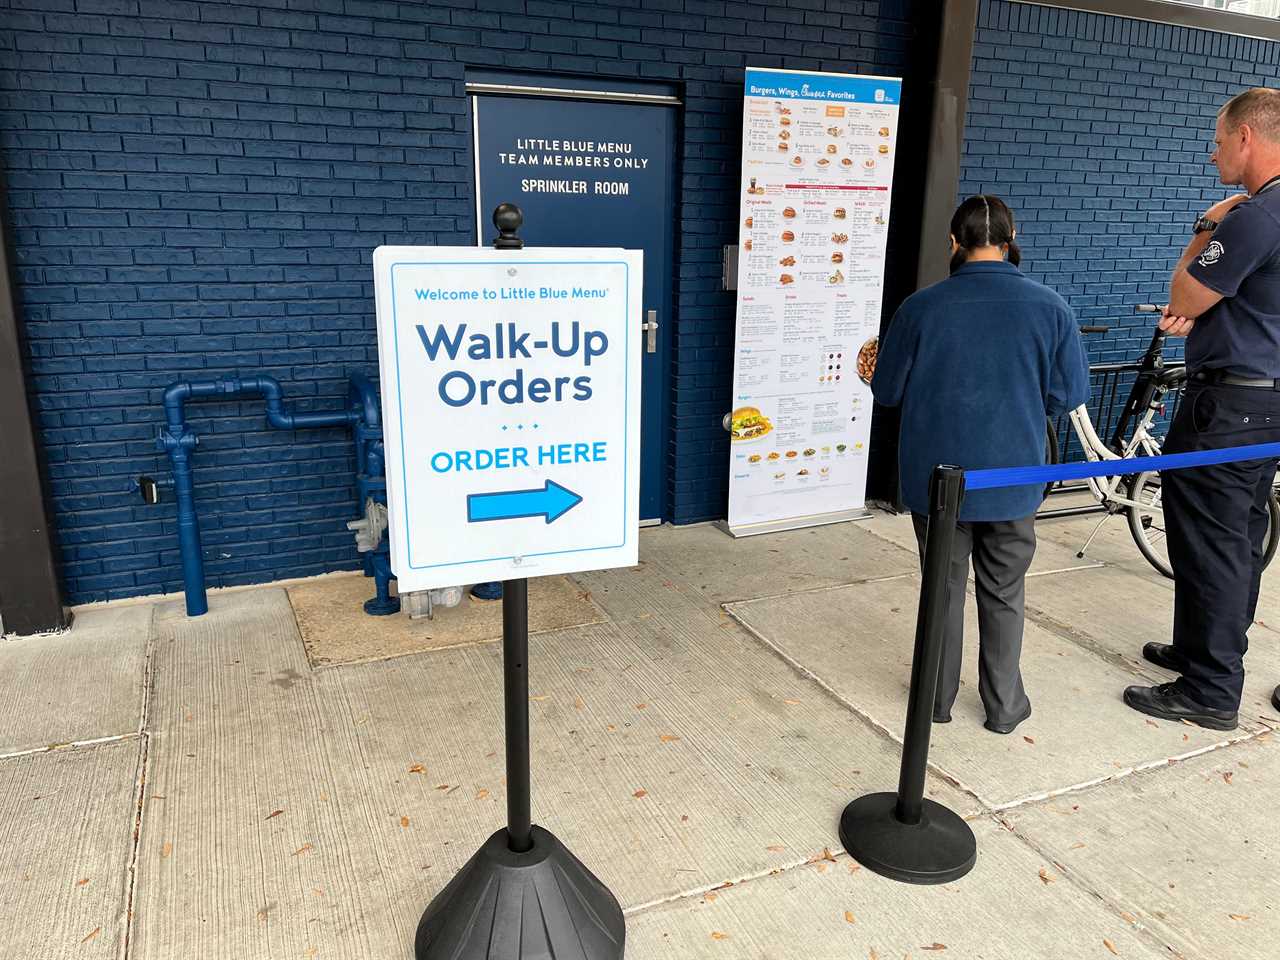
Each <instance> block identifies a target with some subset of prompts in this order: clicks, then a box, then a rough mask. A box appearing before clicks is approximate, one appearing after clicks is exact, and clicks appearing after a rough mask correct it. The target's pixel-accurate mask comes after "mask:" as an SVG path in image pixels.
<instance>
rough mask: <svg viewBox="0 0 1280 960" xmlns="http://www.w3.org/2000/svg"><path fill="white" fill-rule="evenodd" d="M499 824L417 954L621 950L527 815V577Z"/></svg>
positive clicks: (518, 610)
mask: <svg viewBox="0 0 1280 960" xmlns="http://www.w3.org/2000/svg"><path fill="white" fill-rule="evenodd" d="M523 221H524V217H523V215H522V214H521V213H520V209H519V208H518V207H517V206H515V205H514V204H510V203H504V204H501V205H500V206H499V207H498V209H497V210H495V211H494V213H493V223H494V226H496V227H497V228H498V238H497V239H496V240H495V241H494V244H493V245H494V247H496V248H497V249H499V250H519V249H520V248H521V247H523V246H524V241H522V240H521V239H520V238H519V237H517V236H516V231H517V230H519V229H520V224H521V223H523ZM502 661H503V662H502V669H503V697H504V701H505V705H506V728H507V826H506V828H505V829H503V830H499V831H498V832H497V833H495V834H494V835H493V836H491V837H490V838H489V839H488V840H486V841H485V843H484V845H483V846H482V847H481V848H480V850H479V851H478V852H477V853H476V854H475V855H474V856H473V857H472V858H471V859H470V860H468V861H467V863H466V864H465V865H464V866H463V868H462V869H461V870H459V871H458V874H457V876H455V877H454V878H453V879H452V880H451V881H449V884H448V885H447V886H446V887H445V888H444V889H443V890H442V891H440V893H439V894H437V895H436V898H435V899H434V900H432V901H431V903H430V904H429V905H428V906H427V909H426V912H424V913H423V914H422V920H421V921H419V923H418V935H417V939H416V941H415V944H414V953H415V956H416V958H417V960H534V958H539V960H622V952H623V944H624V942H625V938H626V926H625V922H624V920H623V917H622V908H621V907H620V906H619V905H618V901H617V898H616V897H614V895H613V894H612V893H611V892H610V891H609V888H608V887H606V886H605V885H604V884H603V883H601V882H600V881H599V880H598V879H597V878H596V876H595V875H594V874H593V873H592V872H591V871H590V870H588V869H587V868H586V866H584V865H583V863H582V861H580V860H579V859H578V858H577V857H575V856H574V855H573V854H572V853H570V852H569V849H568V848H567V847H566V846H565V845H564V844H562V843H561V842H560V841H559V840H557V839H556V838H555V837H554V836H553V835H552V834H551V833H549V832H548V831H546V830H544V829H542V827H539V826H535V825H534V824H533V822H532V817H531V791H530V782H529V581H528V580H523V579H521V580H505V581H503V584H502Z"/></svg>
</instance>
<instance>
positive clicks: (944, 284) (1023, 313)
mask: <svg viewBox="0 0 1280 960" xmlns="http://www.w3.org/2000/svg"><path fill="white" fill-rule="evenodd" d="M871 389H872V392H873V393H874V394H875V398H876V400H877V401H878V402H880V403H881V404H884V405H885V406H889V407H896V406H901V407H902V427H901V439H900V442H899V446H898V469H899V478H900V482H901V485H902V499H903V502H904V503H906V505H907V507H908V508H910V510H911V511H912V512H913V513H921V514H928V512H929V475H930V474H931V473H932V471H933V468H934V466H936V465H937V464H939V463H947V464H955V465H957V466H961V467H964V468H966V469H968V470H978V469H983V468H986V467H1022V466H1035V465H1039V464H1043V463H1044V455H1045V417H1046V415H1048V416H1057V415H1058V414H1060V413H1063V412H1064V411H1067V410H1071V409H1074V408H1075V407H1078V406H1079V405H1080V404H1082V403H1084V402H1085V401H1086V400H1088V399H1089V365H1088V361H1086V359H1085V355H1084V348H1083V346H1082V345H1081V343H1080V330H1079V327H1078V325H1077V323H1076V318H1075V316H1074V315H1073V314H1072V312H1071V308H1070V307H1069V306H1067V303H1066V301H1065V300H1063V299H1062V298H1061V297H1060V296H1058V295H1057V294H1056V293H1054V292H1053V291H1052V290H1050V289H1049V288H1048V287H1045V286H1043V285H1041V284H1039V283H1036V282H1035V281H1034V280H1032V279H1031V278H1030V277H1026V276H1023V274H1022V272H1021V271H1020V270H1019V269H1018V268H1017V267H1015V266H1013V265H1012V264H1009V263H1004V262H997V261H994V260H993V261H977V262H975V263H966V264H964V265H962V266H961V267H960V268H959V269H957V270H956V271H955V273H953V274H952V275H951V276H950V277H948V278H947V279H946V280H943V281H941V282H940V283H935V284H934V285H933V286H931V287H926V288H925V289H924V290H920V291H918V292H917V293H914V294H912V295H911V296H910V297H908V298H907V300H906V301H905V302H904V303H903V304H902V306H901V307H900V308H899V309H898V312H897V314H895V315H894V318H893V323H892V325H891V326H890V327H889V332H888V333H887V334H886V335H885V337H884V341H883V342H882V343H881V345H880V356H879V358H878V359H877V360H876V372H875V376H874V377H873V378H872V382H871ZM1043 499H1044V485H1043V484H1032V485H1030V486H1022V487H1006V488H1004V489H997V490H975V491H972V492H970V493H966V494H965V497H964V502H963V503H962V504H961V506H960V519H961V520H1017V519H1020V518H1022V517H1026V516H1030V515H1031V514H1033V513H1035V512H1036V509H1037V508H1038V507H1039V506H1040V502H1041V500H1043Z"/></svg>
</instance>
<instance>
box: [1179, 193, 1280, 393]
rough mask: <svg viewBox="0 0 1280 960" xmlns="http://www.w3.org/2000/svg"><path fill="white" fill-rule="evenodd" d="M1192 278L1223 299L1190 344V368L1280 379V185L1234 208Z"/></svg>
mask: <svg viewBox="0 0 1280 960" xmlns="http://www.w3.org/2000/svg"><path fill="white" fill-rule="evenodd" d="M1187 273H1188V274H1190V275H1191V276H1192V277H1194V278H1195V279H1196V280H1199V281H1200V282H1201V283H1203V284H1204V285H1205V286H1206V287H1208V288H1209V289H1210V290H1212V291H1214V292H1215V293H1220V294H1222V299H1221V300H1219V301H1218V302H1217V303H1216V304H1214V305H1213V306H1212V307H1210V308H1209V309H1208V310H1206V311H1205V312H1204V313H1203V314H1201V315H1200V317H1198V318H1197V319H1196V324H1195V326H1194V327H1192V328H1191V333H1190V335H1189V336H1188V337H1187V369H1188V370H1189V371H1190V372H1192V373H1195V372H1196V371H1198V370H1222V371H1223V372H1225V373H1228V374H1231V375H1232V376H1237V377H1249V378H1250V379H1277V378H1280V186H1277V187H1271V188H1269V189H1267V190H1264V191H1263V192H1261V193H1259V194H1256V195H1255V196H1253V197H1251V198H1250V199H1248V200H1245V201H1244V202H1243V203H1240V204H1238V205H1237V206H1235V207H1233V208H1232V209H1231V211H1230V212H1229V213H1228V214H1227V215H1226V216H1225V217H1224V218H1223V220H1222V223H1221V224H1220V225H1219V226H1218V229H1217V230H1215V231H1214V232H1213V239H1212V240H1210V241H1209V244H1208V246H1206V247H1205V248H1204V251H1203V252H1202V253H1201V254H1200V256H1199V257H1197V258H1196V259H1195V260H1193V261H1192V262H1191V265H1190V266H1189V267H1187Z"/></svg>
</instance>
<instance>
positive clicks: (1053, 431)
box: [1044, 419, 1059, 497]
mask: <svg viewBox="0 0 1280 960" xmlns="http://www.w3.org/2000/svg"><path fill="white" fill-rule="evenodd" d="M1044 426H1045V431H1044V462H1045V465H1046V466H1050V467H1052V466H1053V465H1054V464H1056V463H1057V462H1058V460H1059V457H1058V429H1057V427H1055V426H1054V425H1053V421H1052V420H1049V419H1046V420H1045V422H1044ZM1053 486H1054V485H1053V484H1052V483H1046V484H1045V485H1044V495H1045V496H1046V497H1048V496H1049V494H1050V493H1051V492H1053Z"/></svg>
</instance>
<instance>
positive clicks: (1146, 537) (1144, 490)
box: [1128, 470, 1173, 579]
mask: <svg viewBox="0 0 1280 960" xmlns="http://www.w3.org/2000/svg"><path fill="white" fill-rule="evenodd" d="M1129 499H1130V500H1132V501H1134V502H1135V503H1138V504H1140V505H1141V506H1138V507H1130V508H1129V510H1128V513H1129V532H1130V533H1131V534H1133V542H1134V543H1136V544H1137V545H1138V551H1139V552H1140V553H1141V554H1142V555H1143V556H1144V557H1146V559H1147V562H1148V563H1150V564H1151V565H1152V566H1153V567H1155V568H1156V569H1157V570H1159V571H1160V572H1161V573H1162V574H1164V575H1165V576H1166V577H1169V578H1170V579H1173V567H1172V566H1170V564H1169V551H1168V549H1167V546H1166V543H1165V534H1164V510H1163V508H1162V507H1161V500H1160V474H1159V473H1157V472H1155V471H1153V470H1148V471H1146V472H1145V473H1140V474H1138V475H1137V476H1136V477H1134V478H1133V479H1132V480H1131V481H1129Z"/></svg>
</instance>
